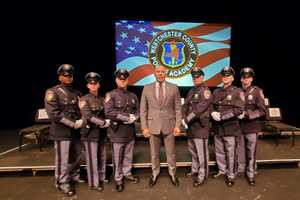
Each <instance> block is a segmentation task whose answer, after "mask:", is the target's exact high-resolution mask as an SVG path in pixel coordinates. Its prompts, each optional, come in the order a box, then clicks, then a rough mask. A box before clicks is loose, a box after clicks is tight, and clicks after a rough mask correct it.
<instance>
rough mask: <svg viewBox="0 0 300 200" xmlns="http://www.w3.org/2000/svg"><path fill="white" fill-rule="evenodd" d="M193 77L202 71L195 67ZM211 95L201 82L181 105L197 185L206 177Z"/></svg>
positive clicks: (200, 74) (201, 74)
mask: <svg viewBox="0 0 300 200" xmlns="http://www.w3.org/2000/svg"><path fill="white" fill-rule="evenodd" d="M191 74H192V76H193V77H198V76H204V73H203V71H202V70H201V69H200V68H198V67H195V68H193V69H192V71H191ZM211 103H212V95H211V92H210V90H209V88H208V87H206V86H205V84H204V83H202V84H201V85H199V86H195V87H194V88H192V89H191V90H190V91H189V92H188V95H187V97H186V99H185V103H184V104H183V106H182V115H183V119H182V120H183V125H184V126H185V127H186V128H188V130H187V134H188V150H189V152H190V153H191V155H192V167H191V172H192V175H193V177H194V178H195V180H194V183H193V185H194V186H195V187H197V186H198V185H201V184H202V183H203V182H204V181H205V180H206V179H207V178H208V169H209V168H208V161H209V152H208V137H209V132H210V122H209V108H210V106H211Z"/></svg>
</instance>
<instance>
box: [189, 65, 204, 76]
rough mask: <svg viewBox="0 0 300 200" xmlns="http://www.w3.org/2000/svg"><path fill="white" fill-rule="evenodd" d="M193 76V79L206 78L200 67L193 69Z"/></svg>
mask: <svg viewBox="0 0 300 200" xmlns="http://www.w3.org/2000/svg"><path fill="white" fill-rule="evenodd" d="M191 74H192V76H193V77H197V76H204V72H203V70H202V69H201V68H200V67H194V68H192V71H191Z"/></svg>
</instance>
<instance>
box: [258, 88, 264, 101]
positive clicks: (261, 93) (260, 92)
mask: <svg viewBox="0 0 300 200" xmlns="http://www.w3.org/2000/svg"><path fill="white" fill-rule="evenodd" d="M259 96H260V97H261V98H262V99H265V95H264V93H263V91H262V90H260V91H259Z"/></svg>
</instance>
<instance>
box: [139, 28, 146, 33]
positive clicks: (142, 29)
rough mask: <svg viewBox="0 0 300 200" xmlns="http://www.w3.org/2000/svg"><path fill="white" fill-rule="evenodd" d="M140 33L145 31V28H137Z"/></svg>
mask: <svg viewBox="0 0 300 200" xmlns="http://www.w3.org/2000/svg"><path fill="white" fill-rule="evenodd" d="M138 31H139V32H140V33H145V32H146V29H145V28H139V30H138Z"/></svg>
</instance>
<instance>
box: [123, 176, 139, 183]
mask: <svg viewBox="0 0 300 200" xmlns="http://www.w3.org/2000/svg"><path fill="white" fill-rule="evenodd" d="M124 178H125V180H127V181H130V182H132V183H134V184H137V183H138V182H140V179H139V178H138V177H135V176H133V175H129V176H125V177H124Z"/></svg>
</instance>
